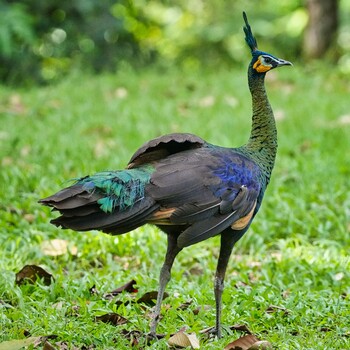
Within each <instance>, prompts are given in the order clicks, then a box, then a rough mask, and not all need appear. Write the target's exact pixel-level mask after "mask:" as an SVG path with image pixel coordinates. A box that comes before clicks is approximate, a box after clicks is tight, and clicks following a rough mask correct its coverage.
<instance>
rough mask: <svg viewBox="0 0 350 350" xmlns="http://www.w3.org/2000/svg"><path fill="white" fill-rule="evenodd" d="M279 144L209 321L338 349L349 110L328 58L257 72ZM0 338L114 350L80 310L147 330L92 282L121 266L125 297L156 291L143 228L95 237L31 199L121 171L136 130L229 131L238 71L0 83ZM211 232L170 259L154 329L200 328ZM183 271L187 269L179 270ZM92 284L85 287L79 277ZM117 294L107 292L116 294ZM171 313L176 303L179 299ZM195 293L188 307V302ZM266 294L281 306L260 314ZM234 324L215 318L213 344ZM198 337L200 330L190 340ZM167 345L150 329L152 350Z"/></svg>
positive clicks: (133, 307)
mask: <svg viewBox="0 0 350 350" xmlns="http://www.w3.org/2000/svg"><path fill="white" fill-rule="evenodd" d="M267 88H268V92H269V96H270V100H271V104H272V106H273V108H274V110H275V113H276V117H277V119H278V120H277V123H278V129H279V153H278V159H277V162H276V167H275V170H274V173H273V178H272V181H271V184H270V186H269V188H268V190H267V193H266V196H265V200H264V203H263V206H262V209H261V211H260V213H259V214H258V216H257V217H256V219H255V222H254V223H253V225H252V227H251V229H250V230H249V232H248V233H247V234H246V236H245V237H243V238H242V240H241V241H240V242H238V243H237V245H236V248H235V250H234V253H233V256H232V259H231V261H230V265H229V268H228V272H227V278H226V289H225V292H224V297H223V299H224V310H223V323H224V325H226V326H230V325H233V324H237V323H244V324H246V325H247V326H248V327H249V328H250V329H251V330H252V331H253V332H254V333H255V334H257V335H258V336H259V337H260V338H261V339H267V340H269V341H271V342H272V343H273V344H274V345H275V346H276V348H281V349H315V348H322V349H345V348H348V347H349V345H350V340H349V332H350V329H349V320H348V313H349V308H348V304H349V293H350V282H349V281H350V278H349V277H350V273H349V270H350V269H349V268H350V260H349V253H348V252H349V249H350V234H349V233H350V232H349V223H350V195H349V187H350V186H349V185H350V180H349V179H350V158H349V156H348V152H349V151H348V150H349V149H350V138H349V131H350V123H349V109H348V106H349V104H348V96H349V93H350V90H349V85H348V78H346V77H344V76H341V75H340V74H339V73H337V72H336V71H332V70H330V68H329V67H324V66H316V67H313V68H309V69H308V70H305V69H300V68H299V67H298V65H296V66H295V67H294V68H291V69H287V68H285V69H283V70H280V71H279V72H278V73H273V74H271V75H270V76H269V78H268V81H267ZM0 93H1V95H0V96H1V97H0V99H1V101H0V102H1V115H0V120H1V124H0V141H1V147H0V157H1V159H0V161H1V172H0V202H1V204H0V220H1V227H0V232H1V234H0V244H1V245H0V247H1V248H0V256H1V258H0V308H1V309H2V310H1V312H0V340H1V341H3V340H9V339H18V338H21V337H23V336H24V333H25V331H27V332H29V333H30V334H32V335H50V334H55V335H57V336H58V338H57V340H55V341H66V342H68V343H70V344H74V345H75V346H78V347H81V346H83V345H86V346H88V345H90V344H94V346H95V347H96V348H99V349H107V348H116V345H117V348H118V349H123V348H125V349H128V348H129V344H128V341H127V340H125V339H124V338H123V337H122V336H121V335H120V333H119V328H116V327H114V326H111V325H107V324H104V323H101V322H98V323H96V322H95V321H94V317H95V316H98V315H101V314H103V313H108V312H118V313H120V314H121V315H123V316H124V317H126V318H127V319H128V320H129V323H128V324H126V325H125V326H120V328H127V329H130V330H131V329H138V330H141V331H142V332H147V331H148V330H149V318H148V316H147V314H148V311H147V310H146V311H145V310H143V309H142V308H141V306H140V305H138V304H134V303H130V304H127V305H125V304H122V305H120V306H117V305H116V304H115V303H113V302H112V301H108V300H105V299H103V298H102V295H103V293H106V292H109V291H111V290H113V289H114V288H116V287H118V286H120V285H122V284H124V283H125V282H127V281H129V280H130V279H133V278H134V279H135V280H136V281H137V284H138V290H139V291H138V296H141V295H142V294H143V293H145V292H147V291H150V290H154V289H156V288H157V285H158V282H157V278H158V273H159V269H160V266H161V263H162V260H163V257H164V253H165V248H166V244H165V237H164V235H163V234H162V233H161V232H159V231H158V230H156V229H155V228H152V227H144V228H140V229H138V230H136V231H135V232H132V233H129V234H127V235H123V236H118V237H110V236H107V235H104V234H101V233H97V232H87V233H76V232H73V231H69V230H66V231H64V230H59V229H57V228H55V227H53V226H52V225H50V224H49V220H50V218H52V217H53V216H54V215H55V214H53V213H50V211H49V210H48V209H47V208H43V207H41V206H40V205H39V204H37V200H38V199H40V198H42V197H44V196H46V195H49V194H51V193H53V192H54V191H56V190H58V189H59V188H60V187H62V186H63V185H65V184H67V183H66V181H67V180H68V179H71V178H75V177H79V176H82V175H86V174H91V173H93V172H95V171H100V170H106V169H117V168H122V167H124V166H125V165H126V163H127V161H128V159H129V158H130V157H131V155H132V153H133V152H134V151H135V150H136V149H137V148H138V147H139V146H140V145H141V144H142V143H143V142H145V141H146V140H148V139H150V138H153V137H156V136H159V135H160V134H164V133H169V132H192V133H195V134H197V135H199V136H201V137H203V138H205V139H207V140H208V141H209V142H212V143H214V144H219V145H223V146H238V145H240V144H242V143H244V142H245V141H246V139H247V137H248V134H249V129H250V115H251V111H250V105H251V102H250V96H249V92H248V88H247V87H246V74H245V70H244V69H240V70H235V69H233V70H232V71H226V70H218V71H215V72H211V71H209V72H205V71H198V72H189V71H180V70H174V71H162V70H159V69H152V70H148V71H142V72H135V71H132V70H130V69H128V68H127V67H126V68H125V69H124V70H121V71H120V72H119V73H118V74H115V75H102V76H98V77H91V76H79V75H76V76H71V77H70V78H68V79H67V80H65V81H63V82H62V83H60V84H58V85H57V86H48V87H42V88H32V89H31V90H13V89H8V88H5V87H0ZM53 238H60V239H65V240H67V241H69V242H70V245H71V246H72V247H73V246H74V247H76V249H77V254H76V255H72V254H69V253H67V254H64V255H62V256H58V257H50V256H47V255H45V253H44V252H43V251H42V249H41V245H42V243H43V242H44V241H47V240H49V239H53ZM218 246H219V240H218V238H214V239H211V240H209V241H206V242H202V243H200V244H197V245H195V246H191V247H189V248H187V249H185V250H184V251H183V252H181V254H180V255H179V257H178V259H177V261H176V262H175V265H174V268H173V279H172V281H171V282H170V284H169V286H168V289H167V291H168V292H169V294H170V297H169V298H168V299H166V300H165V302H164V304H169V305H170V306H171V307H170V308H168V310H167V311H166V309H167V308H163V314H164V318H163V319H162V320H161V322H160V325H159V330H158V331H159V332H160V333H166V334H168V335H170V334H171V333H174V332H176V331H177V330H179V329H180V328H181V327H183V326H187V327H188V328H189V331H193V332H196V333H197V334H198V332H199V331H200V330H201V329H204V328H206V327H209V326H212V325H214V322H215V308H214V296H213V292H212V289H213V287H212V280H213V274H214V271H215V267H216V262H217V256H218ZM25 264H37V265H40V266H42V267H44V268H45V269H46V270H48V271H49V272H50V273H52V274H53V276H54V277H55V282H54V283H53V284H51V285H50V286H44V285H42V284H40V283H39V284H36V285H34V286H30V285H27V286H22V287H18V286H15V282H14V281H15V273H16V272H17V271H19V270H20V269H21V268H22V267H23V266H24V265H25ZM191 268H196V270H197V271H198V272H199V273H198V274H191V273H188V271H190V269H191ZM93 285H95V286H96V289H97V290H98V291H99V294H97V295H92V294H91V293H90V292H89V289H90V288H91V287H92V286H93ZM129 298H130V296H129V295H127V294H125V295H121V296H120V299H121V300H123V301H126V300H129ZM189 299H192V300H193V302H192V304H191V305H190V306H189V308H188V309H186V310H177V309H176V308H177V307H178V306H180V305H181V304H182V303H184V302H185V301H187V300H189ZM205 305H210V308H209V309H208V310H206V311H203V310H202V311H200V312H199V314H198V315H194V314H193V310H194V309H196V308H197V307H198V306H203V307H204V306H205ZM270 305H276V306H279V307H281V308H285V309H286V310H287V311H286V312H284V311H278V310H277V311H276V312H272V313H268V312H266V310H267V309H268V307H269V306H270ZM238 336H239V333H237V334H236V333H235V332H233V331H230V330H228V329H226V331H225V336H224V338H223V339H222V340H220V341H213V342H210V343H207V344H206V345H205V346H204V347H205V348H210V349H222V348H223V346H224V345H226V344H227V343H229V342H230V341H232V340H234V339H235V338H237V337H238ZM204 339H205V337H202V338H201V342H202V343H203V342H204ZM164 348H167V346H166V340H161V341H159V342H158V343H157V344H153V347H152V349H164Z"/></svg>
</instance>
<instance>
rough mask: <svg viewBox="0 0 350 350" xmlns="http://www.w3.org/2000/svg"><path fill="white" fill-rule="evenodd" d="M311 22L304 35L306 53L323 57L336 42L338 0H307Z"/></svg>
mask: <svg viewBox="0 0 350 350" xmlns="http://www.w3.org/2000/svg"><path fill="white" fill-rule="evenodd" d="M306 6H307V10H308V14H309V23H308V25H307V27H306V31H305V35H304V45H303V46H304V47H303V48H304V54H305V56H306V57H307V58H321V57H323V56H324V55H325V53H326V52H327V50H328V49H329V48H330V47H331V46H332V44H334V43H335V42H336V40H335V37H336V33H337V29H338V0H307V1H306Z"/></svg>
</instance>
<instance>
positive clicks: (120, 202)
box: [39, 167, 159, 234]
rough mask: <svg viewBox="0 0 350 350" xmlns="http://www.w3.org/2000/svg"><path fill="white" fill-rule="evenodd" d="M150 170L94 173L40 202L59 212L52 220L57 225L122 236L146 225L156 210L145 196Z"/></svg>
mask: <svg viewBox="0 0 350 350" xmlns="http://www.w3.org/2000/svg"><path fill="white" fill-rule="evenodd" d="M152 171H153V169H152V168H151V167H144V168H138V169H128V170H122V171H116V172H102V173H97V174H95V175H92V176H87V177H85V178H82V179H80V180H78V182H77V183H76V184H74V185H72V186H69V187H67V188H65V189H63V190H61V191H59V192H57V193H56V194H54V195H52V196H50V197H47V198H44V199H42V200H40V201H39V202H40V203H42V204H44V205H47V206H49V207H52V208H53V210H58V211H59V212H60V214H61V216H60V217H58V218H56V219H53V220H52V221H51V223H52V224H54V225H56V226H61V227H62V228H70V229H73V230H76V231H88V230H101V231H104V232H107V233H112V234H120V233H124V232H127V231H130V230H132V229H134V228H136V227H138V226H141V225H143V224H145V223H146V222H147V217H148V216H149V215H150V214H151V213H153V212H154V211H156V210H157V209H158V208H159V205H158V204H156V203H155V201H154V200H153V199H152V198H151V197H149V196H147V195H146V194H145V186H146V184H147V183H148V182H149V181H150V175H151V172H152Z"/></svg>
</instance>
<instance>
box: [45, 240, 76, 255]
mask: <svg viewBox="0 0 350 350" xmlns="http://www.w3.org/2000/svg"><path fill="white" fill-rule="evenodd" d="M41 251H42V252H43V253H44V254H45V255H49V256H59V255H64V254H66V253H67V252H70V253H71V254H72V255H76V254H77V252H78V249H77V247H75V246H73V247H71V248H69V242H68V241H66V240H64V239H50V240H47V241H44V242H42V243H41Z"/></svg>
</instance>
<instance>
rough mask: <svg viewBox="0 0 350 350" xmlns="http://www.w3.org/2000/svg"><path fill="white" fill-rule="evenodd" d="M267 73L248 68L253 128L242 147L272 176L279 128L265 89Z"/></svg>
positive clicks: (250, 66)
mask: <svg viewBox="0 0 350 350" xmlns="http://www.w3.org/2000/svg"><path fill="white" fill-rule="evenodd" d="M264 81H265V74H264V73H255V72H254V70H253V68H252V64H250V65H249V69H248V84H249V89H250V92H251V95H252V105H253V116H252V130H251V134H250V138H249V140H248V143H247V144H246V145H244V146H243V147H242V148H243V149H244V151H245V152H246V153H248V154H249V156H250V157H252V158H254V160H256V161H257V162H258V164H259V165H260V166H261V167H262V168H263V170H264V172H265V174H266V176H268V177H269V176H270V174H271V171H272V169H273V166H274V163H275V157H276V152H277V129H276V123H275V118H274V115H273V111H272V108H271V106H270V103H269V100H268V98H267V94H266V90H265V82H264Z"/></svg>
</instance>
